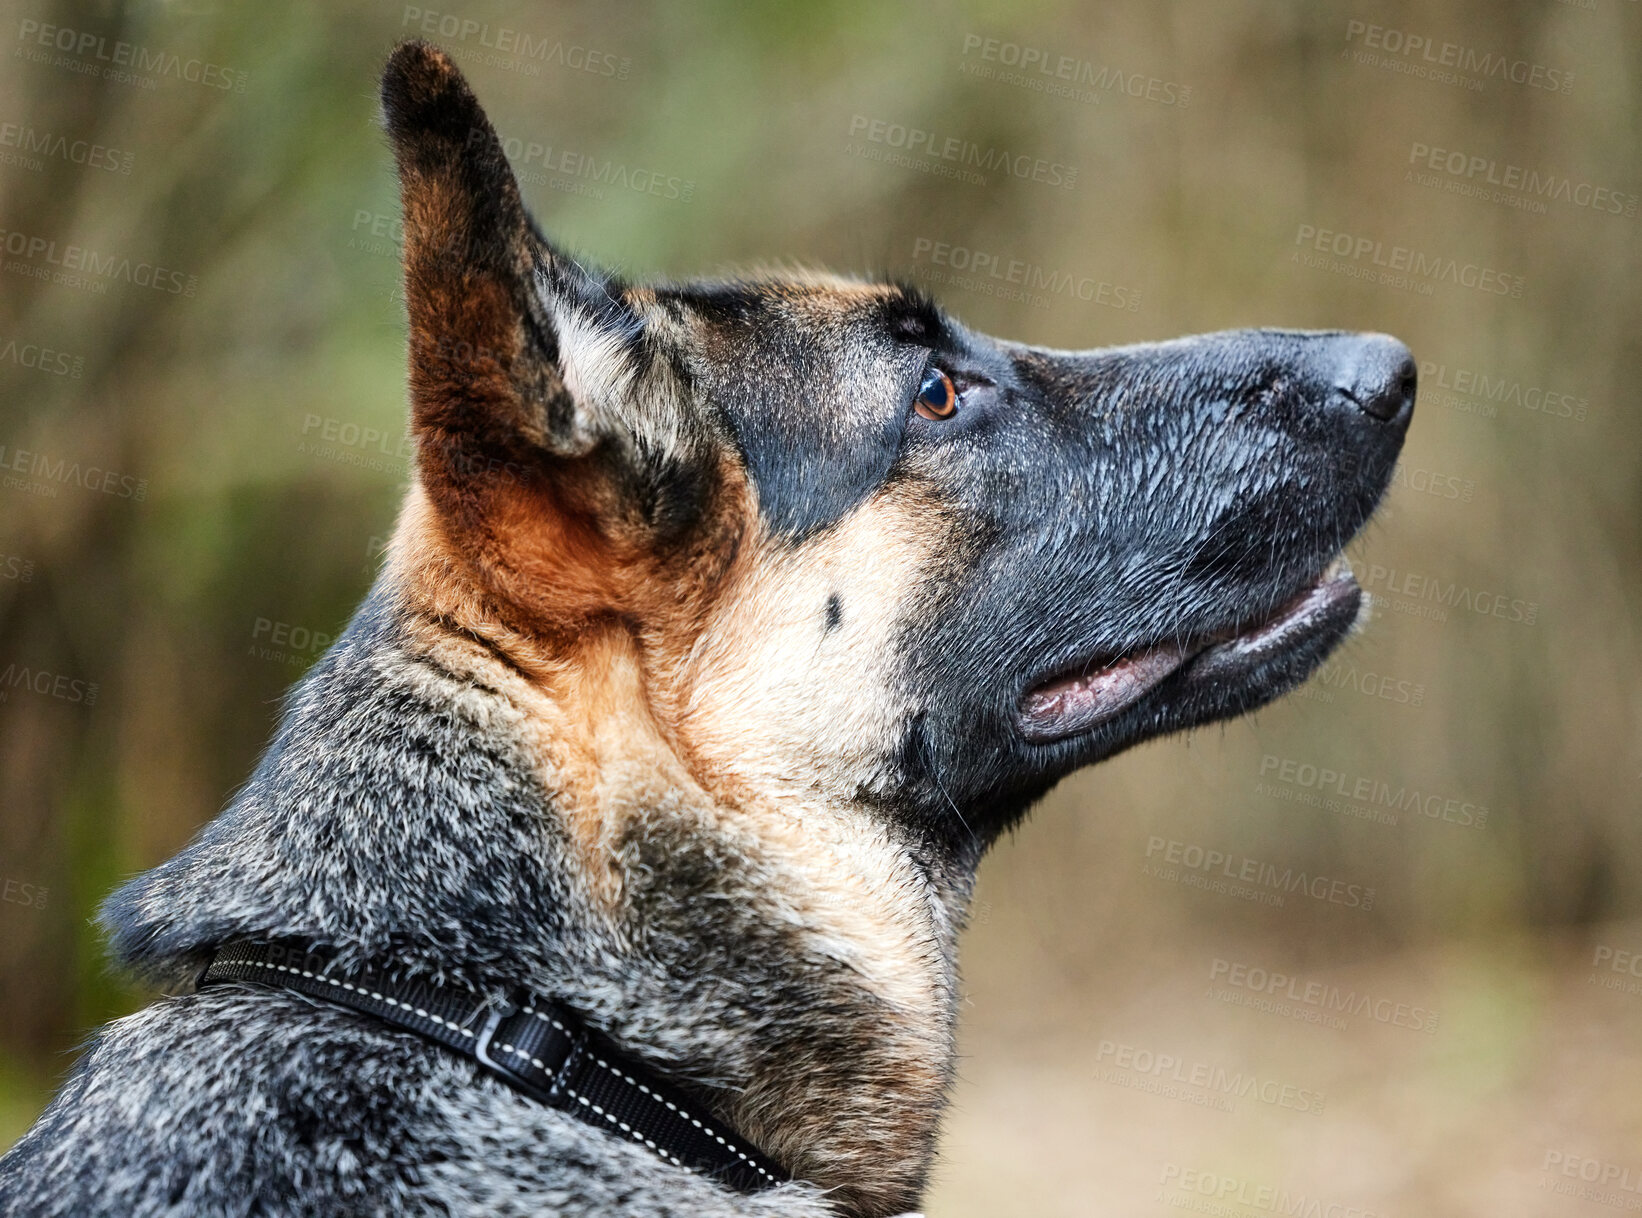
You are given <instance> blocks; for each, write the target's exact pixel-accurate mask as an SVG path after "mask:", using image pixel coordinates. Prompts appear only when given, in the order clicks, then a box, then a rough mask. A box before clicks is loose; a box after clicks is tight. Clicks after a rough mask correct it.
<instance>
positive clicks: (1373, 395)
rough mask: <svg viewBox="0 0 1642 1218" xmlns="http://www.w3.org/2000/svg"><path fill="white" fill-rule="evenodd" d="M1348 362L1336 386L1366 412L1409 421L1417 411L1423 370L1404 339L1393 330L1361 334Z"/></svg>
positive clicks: (1386, 420)
mask: <svg viewBox="0 0 1642 1218" xmlns="http://www.w3.org/2000/svg"><path fill="white" fill-rule="evenodd" d="M1344 364H1345V366H1344V367H1343V368H1342V369H1341V379H1340V380H1339V381H1337V382H1336V383H1335V388H1336V389H1338V390H1339V391H1340V392H1341V393H1342V394H1344V395H1345V396H1346V397H1347V398H1350V399H1351V401H1353V402H1355V403H1356V405H1357V409H1359V410H1361V411H1362V412H1363V413H1364V414H1366V415H1368V416H1369V417H1371V418H1375V419H1379V420H1380V421H1381V422H1382V423H1390V422H1394V421H1398V420H1403V421H1406V420H1407V418H1408V416H1409V415H1410V414H1412V413H1413V410H1414V388H1415V384H1416V382H1417V381H1418V380H1419V371H1418V369H1417V367H1416V366H1415V363H1414V355H1413V353H1412V352H1411V351H1409V349H1408V348H1407V347H1405V346H1403V345H1402V343H1400V342H1398V341H1397V340H1396V339H1394V338H1392V337H1391V336H1390V335H1389V334H1364V335H1361V336H1358V337H1356V338H1355V339H1353V341H1352V351H1351V354H1350V356H1349V357H1348V358H1347V359H1346V360H1345V361H1344Z"/></svg>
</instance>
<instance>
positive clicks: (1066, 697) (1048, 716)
mask: <svg viewBox="0 0 1642 1218" xmlns="http://www.w3.org/2000/svg"><path fill="white" fill-rule="evenodd" d="M1358 594H1359V590H1358V587H1357V581H1356V579H1355V578H1354V577H1353V576H1352V573H1351V567H1350V564H1348V563H1347V562H1346V561H1345V559H1344V558H1343V557H1342V558H1338V559H1336V560H1335V561H1334V562H1333V563H1332V564H1330V565H1329V567H1328V568H1327V570H1325V571H1324V572H1323V573H1322V574H1321V575H1320V576H1318V578H1317V580H1316V581H1315V582H1314V583H1313V584H1311V585H1310V586H1309V587H1308V588H1306V589H1305V590H1304V591H1303V592H1301V593H1299V594H1298V595H1297V596H1295V597H1293V598H1292V599H1291V600H1289V601H1286V602H1285V603H1283V604H1282V605H1279V606H1278V607H1277V608H1276V609H1274V610H1273V611H1272V612H1271V613H1269V614H1267V615H1266V616H1264V617H1262V618H1260V619H1259V620H1257V621H1254V622H1250V623H1248V624H1246V625H1242V626H1238V627H1235V628H1232V629H1229V630H1222V631H1217V632H1215V633H1214V634H1210V635H1205V636H1201V637H1199V638H1196V639H1190V640H1187V641H1186V642H1183V643H1167V644H1163V645H1161V646H1157V647H1150V648H1146V649H1143V650H1138V651H1133V652H1130V653H1128V654H1126V655H1124V656H1122V657H1120V658H1118V659H1116V660H1113V661H1112V662H1110V663H1108V664H1106V665H1104V666H1102V667H1098V668H1096V667H1093V666H1091V667H1090V668H1089V669H1088V670H1087V671H1080V672H1074V673H1064V674H1062V675H1060V676H1058V677H1054V678H1051V679H1050V680H1048V681H1045V682H1043V683H1041V684H1039V685H1036V686H1034V687H1033V688H1031V689H1030V690H1028V691H1027V693H1026V694H1025V696H1024V697H1022V698H1021V702H1020V708H1019V716H1018V723H1019V726H1020V731H1021V734H1022V735H1023V736H1025V737H1026V739H1028V740H1030V741H1033V742H1034V743H1047V742H1050V741H1054V740H1062V739H1065V738H1066V737H1068V736H1075V735H1077V734H1079V733H1081V732H1086V731H1088V730H1090V729H1091V728H1094V727H1098V726H1099V725H1100V724H1102V723H1105V722H1107V721H1108V720H1111V719H1114V718H1116V717H1117V716H1118V715H1120V714H1122V713H1123V712H1124V711H1126V710H1128V709H1129V708H1130V707H1131V706H1134V705H1135V704H1136V703H1137V702H1139V701H1140V700H1141V699H1142V698H1144V697H1145V696H1146V695H1147V694H1149V693H1150V692H1151V691H1152V690H1153V689H1155V688H1156V687H1157V686H1158V685H1159V684H1160V683H1161V682H1163V681H1164V680H1165V679H1166V678H1168V677H1170V676H1172V675H1173V674H1174V673H1176V672H1178V671H1179V670H1180V669H1182V668H1184V667H1186V666H1187V665H1188V664H1189V665H1190V672H1189V673H1188V674H1187V679H1188V680H1189V681H1191V682H1194V683H1195V682H1197V681H1201V680H1205V679H1207V680H1212V679H1215V678H1216V677H1220V676H1227V675H1231V674H1233V673H1235V672H1236V671H1238V670H1241V669H1245V668H1248V667H1250V666H1252V665H1254V664H1257V663H1259V661H1260V660H1261V659H1262V658H1264V657H1265V656H1267V655H1273V654H1276V653H1277V652H1280V651H1282V650H1283V649H1284V648H1285V647H1286V646H1287V645H1288V644H1289V643H1291V642H1293V641H1295V640H1296V638H1297V637H1298V636H1302V635H1305V634H1308V633H1310V630H1309V628H1310V627H1313V626H1315V625H1316V624H1317V623H1318V622H1319V621H1321V620H1322V619H1323V618H1325V617H1326V616H1327V615H1328V613H1329V611H1330V610H1331V609H1332V608H1334V607H1335V606H1339V605H1341V604H1343V602H1345V601H1347V600H1352V601H1355V600H1356V597H1357V596H1358Z"/></svg>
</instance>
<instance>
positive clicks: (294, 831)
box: [105, 558, 964, 1214]
mask: <svg viewBox="0 0 1642 1218" xmlns="http://www.w3.org/2000/svg"><path fill="white" fill-rule="evenodd" d="M411 574H412V573H411V572H410V571H408V570H407V569H406V567H405V564H404V563H403V562H402V561H401V560H400V559H398V558H396V559H394V560H393V561H391V562H390V564H389V566H388V568H387V570H386V571H385V572H384V575H383V577H382V579H381V580H379V581H378V585H377V587H376V589H375V590H373V592H372V595H371V597H370V598H369V599H368V600H367V602H366V604H365V605H364V606H363V607H362V609H361V611H360V613H359V614H358V616H357V617H356V619H355V621H354V622H353V623H352V625H351V626H350V628H349V630H348V631H347V632H346V634H345V635H344V637H343V638H342V640H341V641H340V642H339V643H338V644H337V646H336V647H335V648H334V649H333V651H332V652H331V653H329V654H328V655H327V656H326V658H325V659H324V660H323V661H321V662H320V664H318V665H317V666H316V667H315V669H314V670H313V672H312V673H310V674H309V676H308V677H306V678H305V679H304V680H303V682H302V683H301V685H300V686H299V687H298V688H297V690H296V691H295V693H294V695H293V698H292V700H291V703H290V705H289V707H288V710H287V712H286V715H285V717H284V720H283V722H282V724H281V726H280V729H279V732H278V734H277V735H276V738H275V741H274V743H273V744H272V746H271V747H270V749H269V751H268V753H267V754H266V756H265V757H264V758H263V760H262V762H261V764H260V765H259V766H258V768H257V771H256V773H255V775H254V776H253V778H252V780H251V782H250V783H249V784H248V785H247V787H246V788H245V789H244V791H242V792H241V794H240V795H239V796H238V797H237V798H236V799H235V800H234V802H233V804H232V805H231V806H230V807H229V808H228V809H227V810H226V811H225V812H224V813H223V814H222V815H221V816H219V817H218V818H217V819H216V820H215V821H213V822H212V823H211V824H210V825H209V826H207V828H206V829H205V830H204V831H203V832H202V833H201V835H200V836H199V837H198V838H197V839H196V840H195V841H194V842H193V843H192V844H191V845H190V846H189V847H188V848H187V849H186V850H185V851H184V852H183V853H182V854H181V855H179V856H178V857H177V858H176V859H173V860H171V861H170V862H169V863H166V864H164V865H162V866H161V867H159V868H157V869H155V870H154V871H152V872H150V873H148V874H147V875H145V876H143V877H140V878H139V879H138V880H136V881H134V882H133V883H132V884H130V885H128V886H127V887H126V888H125V889H123V890H121V892H120V893H118V894H116V896H115V897H114V898H113V899H112V900H111V901H110V903H109V906H108V909H107V911H106V914H105V917H106V920H107V922H108V924H109V926H110V929H111V931H112V936H113V940H114V947H115V950H116V953H117V954H118V955H119V956H121V957H122V958H123V959H124V961H125V962H126V963H127V964H129V965H131V966H132V967H134V968H137V969H138V970H140V971H143V972H146V973H148V974H149V975H151V976H156V977H161V978H168V979H171V980H177V979H180V978H181V977H183V976H186V975H188V974H189V973H190V972H191V971H192V970H195V969H197V968H198V967H199V965H200V964H201V963H202V962H203V960H204V958H205V957H206V956H207V955H208V954H209V953H210V951H211V950H213V949H214V948H215V946H217V945H218V944H220V943H221V942H223V941H224V940H226V939H229V938H234V937H240V936H247V937H279V938H294V939H297V940H300V941H304V942H306V943H310V944H313V945H315V946H317V947H321V948H324V949H326V950H330V951H332V952H334V953H336V954H337V955H338V956H339V957H340V958H341V960H342V961H343V962H347V963H353V964H367V963H381V962H383V961H393V962H395V963H396V964H398V965H399V966H400V967H403V968H405V969H407V970H411V971H421V972H425V973H428V974H432V975H437V976H439V977H441V978H443V979H445V980H456V981H460V982H463V983H466V984H469V985H472V986H475V987H479V988H484V989H489V990H496V989H499V988H503V987H513V986H520V987H525V988H528V989H531V990H535V991H537V992H540V993H545V994H550V995H552V996H554V997H556V998H558V999H559V1000H561V1001H563V1002H565V1003H566V1004H567V1005H570V1006H572V1007H573V1008H575V1009H577V1010H579V1011H581V1012H582V1013H583V1014H584V1015H585V1016H586V1017H587V1018H588V1020H589V1021H590V1022H591V1023H593V1024H594V1025H595V1026H598V1027H600V1028H601V1029H602V1030H604V1031H606V1032H607V1033H608V1034H609V1035H611V1036H612V1037H613V1038H615V1039H616V1040H617V1041H618V1043H620V1044H622V1045H624V1046H625V1047H626V1048H627V1049H629V1050H630V1051H632V1052H633V1053H635V1054H637V1055H639V1056H641V1057H643V1058H646V1059H648V1060H649V1061H651V1062H652V1063H653V1064H654V1065H656V1066H657V1067H658V1068H660V1069H662V1070H663V1071H666V1072H668V1073H670V1074H672V1075H673V1076H674V1077H675V1078H677V1079H678V1081H679V1082H680V1083H681V1084H683V1085H685V1086H686V1087H691V1088H694V1089H696V1090H697V1091H698V1092H699V1093H700V1094H702V1095H703V1096H704V1098H706V1099H707V1101H708V1102H709V1103H710V1104H712V1106H713V1107H714V1108H715V1109H717V1110H718V1111H719V1112H720V1113H721V1115H723V1116H724V1118H725V1119H727V1120H729V1121H731V1122H732V1123H733V1124H734V1125H735V1126H736V1127H737V1128H738V1129H739V1130H740V1131H741V1132H742V1133H743V1134H745V1135H746V1136H747V1137H749V1138H751V1139H752V1140H753V1141H754V1142H756V1143H758V1144H759V1145H761V1146H763V1147H764V1148H765V1149H767V1150H768V1151H769V1152H771V1153H772V1154H773V1155H775V1156H776V1157H777V1158H779V1159H781V1160H782V1161H783V1162H784V1163H785V1164H786V1165H787V1166H788V1167H789V1168H790V1169H791V1170H792V1171H793V1172H794V1173H795V1174H796V1175H798V1176H800V1177H802V1178H806V1179H809V1180H812V1181H814V1182H816V1183H818V1184H822V1185H824V1186H829V1187H834V1188H836V1189H837V1190H838V1192H837V1193H836V1194H835V1196H837V1197H838V1198H839V1200H840V1201H841V1202H843V1203H844V1204H845V1205H846V1207H847V1208H848V1210H849V1211H850V1212H858V1213H862V1214H875V1213H893V1212H897V1211H899V1210H904V1209H908V1208H911V1207H912V1205H913V1204H914V1203H915V1202H916V1199H917V1194H918V1192H919V1191H920V1189H921V1186H922V1182H923V1178H924V1175H925V1173H926V1172H927V1168H928V1164H929V1160H930V1158H931V1155H932V1153H933V1145H934V1137H935V1132H936V1126H937V1121H938V1117H939V1113H940V1111H941V1108H942V1106H943V1104H944V1100H945V1093H946V1089H947V1086H948V1083H949V1081H950V1077H951V1070H952V1051H953V1050H952V1024H953V1018H954V1005H955V1003H954V990H955V975H954V964H953V953H954V943H953V939H954V937H955V935H956V925H955V924H956V921H957V918H958V916H959V913H958V912H957V907H958V906H959V904H960V903H961V901H962V899H963V895H964V894H963V893H961V892H951V891H937V888H936V884H935V882H933V881H932V880H931V879H930V878H929V876H928V875H926V874H925V873H924V872H923V870H922V869H921V868H920V867H919V866H918V865H917V863H916V862H915V855H916V850H915V848H914V847H911V846H908V845H906V844H904V843H900V842H897V841H895V840H894V839H893V837H892V835H891V834H890V833H889V831H888V830H886V829H885V828H883V827H882V826H881V825H880V824H878V823H876V822H871V821H868V820H867V819H865V818H861V817H857V818H853V819H852V818H848V817H845V816H842V815H841V814H839V813H838V812H837V810H834V809H827V808H804V807H797V806H792V805H791V804H789V803H783V802H782V801H768V802H766V803H763V804H760V803H759V802H758V801H756V800H745V801H742V800H726V799H725V798H724V797H723V796H722V794H720V793H715V792H710V791H709V790H708V789H707V786H706V785H705V784H704V783H703V782H702V781H700V780H699V778H698V776H697V775H696V774H695V773H694V772H693V771H692V768H691V766H690V764H689V762H688V758H687V755H686V753H685V751H683V750H681V749H680V748H679V747H678V745H677V742H675V741H673V740H671V739H669V738H668V735H667V732H666V730H665V728H664V727H663V726H662V725H661V724H659V723H658V722H657V721H656V718H655V716H654V715H653V714H651V713H650V712H649V711H648V710H647V709H646V707H647V705H648V703H647V701H646V699H645V697H644V696H643V694H644V691H643V690H642V689H641V688H639V685H640V684H641V678H642V673H641V672H640V670H639V669H638V667H637V666H636V661H635V659H634V656H633V655H632V652H631V648H630V646H629V645H628V644H627V643H625V642H623V641H622V639H621V637H620V635H619V634H613V635H611V636H609V637H604V638H601V637H598V636H597V635H594V636H591V637H588V638H584V639H582V640H581V641H580V644H579V649H578V650H576V651H574V652H568V651H566V650H564V649H562V648H552V647H547V646H544V645H540V644H535V645H528V646H527V645H525V644H524V642H522V641H521V639H519V638H518V637H516V632H514V633H510V632H509V628H508V627H507V626H506V624H505V623H504V622H501V621H499V620H498V619H497V618H496V617H495V616H494V615H492V614H488V613H487V612H486V611H485V606H484V604H483V602H482V599H481V598H473V597H469V598H466V599H464V598H463V597H462V596H460V595H458V594H457V593H456V589H457V587H458V585H456V584H454V583H443V584H441V583H439V582H438V581H433V582H431V583H430V582H429V581H428V580H427V579H426V578H425V577H426V575H427V574H428V573H427V572H425V571H423V572H417V573H415V574H416V576H417V578H416V579H415V580H411V579H409V578H408V577H409V576H410V575H411ZM430 588H431V589H434V590H435V591H434V593H433V594H432V595H430V593H429V589H430ZM909 889H910V890H911V891H915V892H921V893H922V894H923V895H922V896H921V897H920V898H916V899H914V900H911V901H909V899H908V895H907V894H908V891H909ZM909 909H917V910H920V911H921V912H920V914H919V916H918V917H916V918H913V919H910V920H909V917H908V912H907V911H908V910H909Z"/></svg>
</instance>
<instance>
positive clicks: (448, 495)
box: [382, 42, 648, 610]
mask: <svg viewBox="0 0 1642 1218" xmlns="http://www.w3.org/2000/svg"><path fill="white" fill-rule="evenodd" d="M382 110H383V115H384V122H385V125H386V127H387V131H388V135H389V137H390V138H391V140H392V142H393V147H394V152H395V154H396V156H397V158H398V163H399V187H400V196H401V201H402V205H403V208H404V230H405V249H404V259H405V303H406V308H407V311H408V313H409V317H410V336H409V341H410V392H411V407H412V418H413V423H414V427H415V432H416V437H417V449H418V469H419V472H420V475H421V482H422V485H423V488H424V489H425V490H426V492H427V493H428V496H429V498H430V499H431V500H432V502H433V504H434V506H435V507H436V508H437V509H438V510H439V512H440V514H441V516H442V518H443V519H444V520H445V522H446V525H447V527H448V528H449V529H450V530H451V532H452V535H453V536H454V537H455V538H456V539H457V540H458V541H459V543H460V545H461V547H462V548H463V549H464V550H465V551H467V552H468V553H469V554H470V555H471V556H473V557H475V558H476V559H478V560H479V562H480V565H481V566H483V567H485V568H486V570H487V572H488V573H489V574H491V575H494V576H495V577H496V581H495V582H498V583H500V584H510V585H511V586H512V590H511V592H509V595H516V596H523V595H524V594H525V591H526V589H527V588H529V587H531V586H536V587H542V586H545V585H548V584H551V585H554V586H556V587H558V588H559V589H561V591H565V592H567V593H569V592H571V591H573V590H574V588H575V587H576V586H578V585H580V586H584V589H585V590H586V591H587V593H588V595H587V596H586V597H580V598H578V597H571V600H572V601H574V602H575V605H576V607H577V608H578V609H580V610H590V609H592V608H593V607H594V606H595V604H596V603H598V602H600V601H602V600H607V599H608V598H607V597H605V596H604V595H603V594H602V593H598V592H597V591H596V589H595V587H594V585H597V584H599V583H601V581H602V580H603V579H604V576H603V575H602V574H601V573H600V572H599V571H598V570H596V568H598V567H600V566H601V565H602V566H606V567H608V566H609V565H610V564H611V563H613V562H616V561H619V557H618V556H617V555H615V554H614V553H613V552H612V549H611V547H612V545H615V544H616V543H619V542H620V541H621V540H622V538H621V537H620V536H619V534H620V533H621V532H622V526H623V523H624V522H622V521H619V520H613V519H612V516H613V515H615V514H619V512H620V511H621V510H623V509H625V508H628V507H629V505H628V504H627V503H625V502H624V500H630V499H631V498H632V497H633V496H632V495H631V494H630V491H631V486H632V481H633V479H632V475H633V474H634V473H635V472H639V471H636V470H635V469H633V468H632V465H631V458H632V457H633V456H634V454H635V450H636V449H637V450H644V449H646V448H647V447H648V446H646V445H645V444H644V442H643V437H642V436H640V435H636V434H635V427H634V425H635V422H636V420H635V419H634V418H633V417H632V415H631V413H630V412H629V410H628V409H627V404H628V401H629V399H630V397H631V390H632V385H633V381H634V378H635V376H636V375H637V371H638V369H637V363H638V361H637V360H636V359H635V352H636V351H637V349H638V340H639V336H640V333H641V332H642V329H643V326H642V323H641V321H640V320H639V318H638V317H637V315H636V314H635V313H634V312H633V311H632V309H631V308H630V307H629V306H628V304H627V303H626V298H625V297H624V296H623V295H622V292H621V290H620V287H619V285H617V284H615V283H614V281H611V280H606V279H602V278H598V277H596V276H594V275H592V274H590V273H588V272H587V271H585V270H583V269H582V268H581V267H580V266H578V265H577V264H576V263H575V262H574V261H573V260H571V259H569V258H567V257H565V256H564V255H562V254H560V253H559V252H557V251H555V250H554V249H553V248H552V247H551V246H550V245H549V244H548V243H547V241H546V240H545V239H544V238H543V237H542V236H541V234H540V233H539V232H537V230H536V228H535V226H534V224H533V223H532V222H531V219H530V217H529V215H528V214H527V213H526V211H525V207H524V202H523V200H522V199H521V198H520V195H519V187H518V184H517V182H516V181H515V180H514V177H513V172H512V170H511V168H510V167H509V165H508V162H507V158H506V155H505V154H504V152H503V150H502V143H501V140H500V139H498V138H497V135H496V132H495V130H494V129H493V128H492V127H491V125H490V122H489V121H488V120H487V119H486V118H485V114H484V111H483V110H481V109H480V107H479V102H478V99H477V98H476V97H474V95H473V90H472V89H470V88H469V87H468V83H467V81H466V80H464V79H463V77H462V74H461V72H460V71H458V70H457V68H456V65H455V64H454V63H452V62H451V60H450V58H449V56H447V55H446V54H445V53H444V52H443V51H440V50H439V49H438V48H436V47H432V46H429V45H428V44H427V43H423V42H406V43H402V44H401V45H400V46H399V47H398V49H396V50H395V51H394V53H393V55H392V57H391V58H390V59H389V60H388V64H387V68H386V70H385V72H384V73H383V77H382ZM638 430H641V431H642V430H643V428H639V429H638ZM613 456H614V457H616V458H617V461H618V462H620V461H622V460H624V459H626V460H627V461H628V467H627V468H626V469H624V470H622V471H621V472H620V473H619V474H618V476H617V477H615V478H612V477H610V474H611V473H612V472H615V471H614V467H613V466H612V464H611V461H610V460H609V458H611V457H613ZM624 492H626V493H624ZM626 523H629V524H630V523H632V522H631V521H629V522H626ZM640 523H641V524H642V522H640ZM627 532H628V536H627V538H626V540H627V541H628V542H629V543H630V544H635V543H636V540H637V536H636V533H634V532H633V530H631V529H629V530H627ZM572 568H577V569H572ZM499 590H501V591H504V592H508V589H506V588H500V589H499ZM565 607H569V606H568V605H566V606H565Z"/></svg>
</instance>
